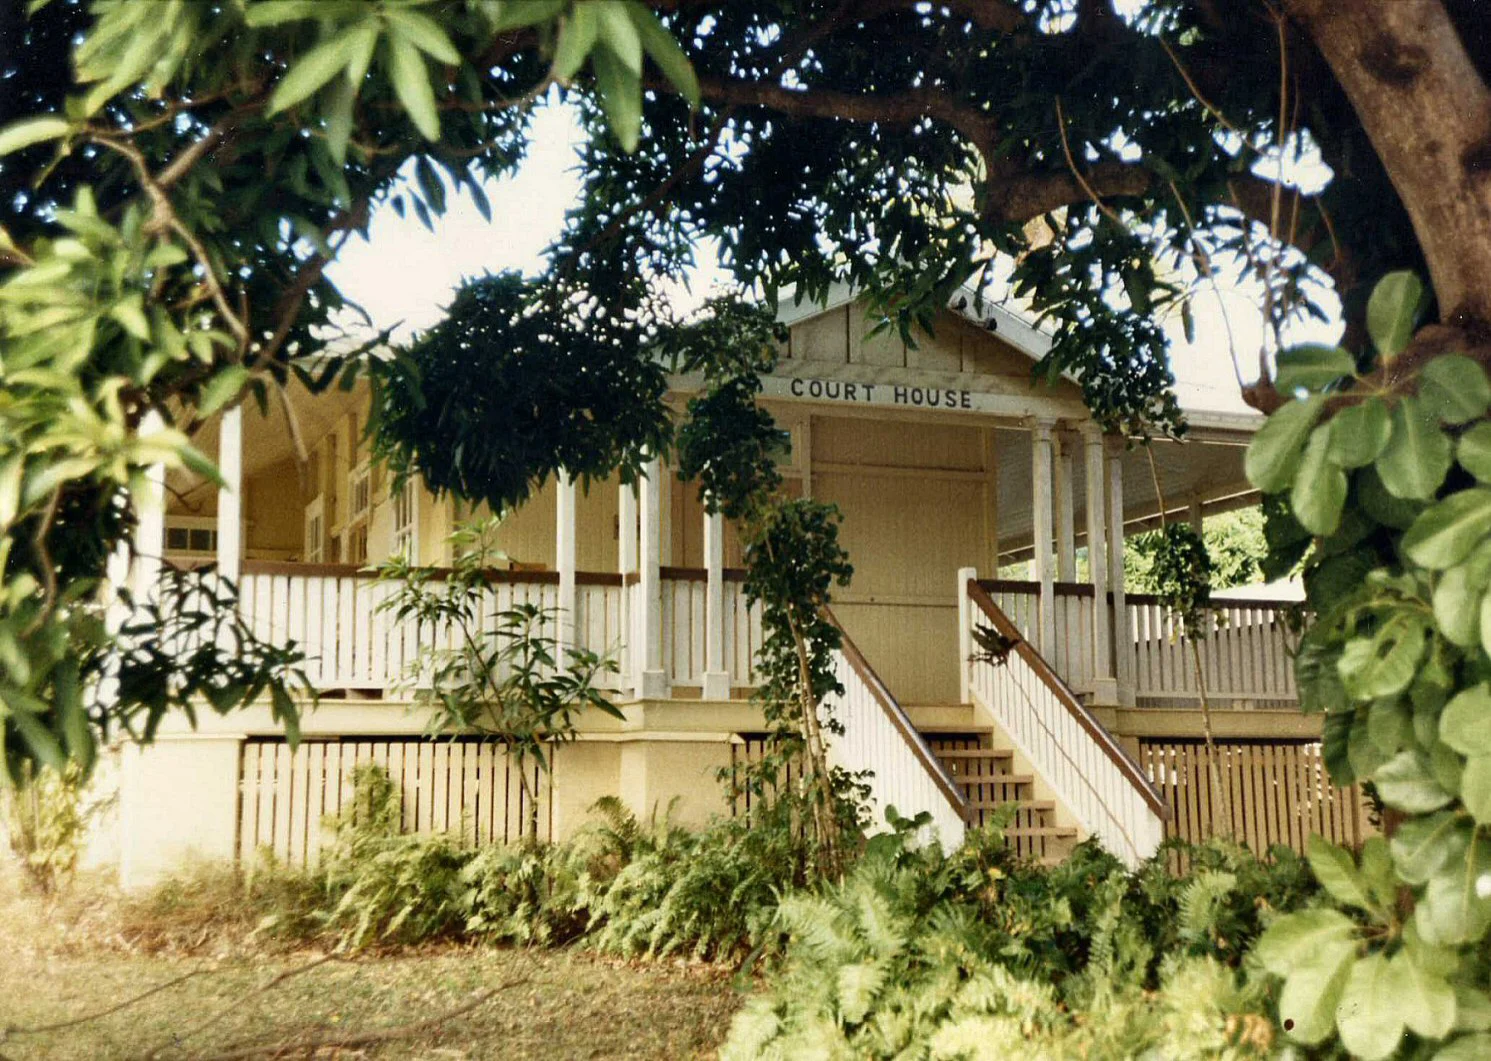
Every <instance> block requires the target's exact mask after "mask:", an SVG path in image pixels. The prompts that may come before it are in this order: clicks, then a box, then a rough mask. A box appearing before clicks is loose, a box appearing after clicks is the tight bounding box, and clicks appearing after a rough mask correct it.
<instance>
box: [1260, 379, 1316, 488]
mask: <svg viewBox="0 0 1491 1061" xmlns="http://www.w3.org/2000/svg"><path fill="white" fill-rule="evenodd" d="M1323 406H1324V399H1322V398H1318V397H1316V398H1307V399H1306V400H1304V401H1297V402H1290V403H1288V404H1287V405H1285V406H1284V407H1283V408H1281V409H1280V410H1279V411H1278V412H1276V413H1274V414H1273V415H1272V416H1270V417H1269V418H1268V422H1267V423H1265V424H1264V425H1263V426H1262V427H1261V428H1259V429H1258V434H1257V435H1255V436H1254V438H1253V443H1252V445H1250V446H1249V447H1248V452H1247V456H1246V457H1245V458H1244V469H1245V471H1246V472H1247V476H1248V479H1249V481H1250V482H1252V484H1253V485H1254V486H1256V487H1257V488H1258V489H1260V490H1262V491H1263V492H1264V493H1267V494H1276V493H1279V492H1280V491H1282V490H1285V489H1288V488H1289V486H1290V485H1291V484H1292V483H1293V481H1294V477H1295V474H1296V472H1297V470H1298V461H1299V457H1300V454H1301V453H1302V452H1303V451H1304V448H1305V443H1306V441H1307V440H1308V439H1309V437H1310V432H1311V430H1312V429H1313V428H1314V427H1315V422H1316V421H1317V420H1318V419H1319V418H1320V414H1321V412H1322V409H1323Z"/></svg>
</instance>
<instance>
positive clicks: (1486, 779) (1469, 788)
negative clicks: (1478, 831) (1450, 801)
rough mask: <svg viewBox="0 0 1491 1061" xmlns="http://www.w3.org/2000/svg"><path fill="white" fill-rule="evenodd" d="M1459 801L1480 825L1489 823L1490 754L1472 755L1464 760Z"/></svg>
mask: <svg viewBox="0 0 1491 1061" xmlns="http://www.w3.org/2000/svg"><path fill="white" fill-rule="evenodd" d="M1460 802H1461V803H1463V804H1465V809H1466V810H1468V811H1470V814H1471V817H1473V818H1474V819H1475V820H1476V821H1477V822H1479V823H1480V824H1481V825H1487V824H1491V755H1472V756H1471V757H1470V758H1469V759H1466V760H1465V772H1464V773H1463V774H1461V775H1460Z"/></svg>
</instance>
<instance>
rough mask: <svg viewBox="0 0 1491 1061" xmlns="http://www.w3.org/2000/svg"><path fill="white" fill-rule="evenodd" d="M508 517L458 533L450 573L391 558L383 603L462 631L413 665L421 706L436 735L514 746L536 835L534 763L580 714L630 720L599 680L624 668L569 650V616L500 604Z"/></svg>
mask: <svg viewBox="0 0 1491 1061" xmlns="http://www.w3.org/2000/svg"><path fill="white" fill-rule="evenodd" d="M500 522H501V521H500V519H498V518H496V517H493V518H490V519H487V520H481V521H476V522H474V523H469V524H466V525H465V526H462V527H458V528H457V529H456V530H455V531H454V532H452V534H451V535H450V538H449V541H450V545H451V552H452V556H453V559H452V564H451V567H450V568H449V569H447V570H441V571H434V570H431V569H429V568H422V567H418V566H416V565H415V564H414V563H413V562H412V561H411V560H410V558H409V557H407V556H395V557H394V558H393V559H392V560H389V561H387V562H385V563H384V564H383V565H382V566H381V567H380V568H379V578H380V579H383V580H385V581H388V582H391V583H393V584H394V585H395V587H396V589H395V592H394V594H393V596H391V597H389V598H387V599H386V600H385V601H383V602H382V603H381V604H380V605H379V607H380V608H381V609H382V610H384V611H387V612H389V613H390V614H391V615H392V617H393V619H394V621H396V622H399V623H405V622H413V623H414V624H415V625H416V629H421V630H451V631H453V632H454V634H453V636H452V638H451V641H452V642H453V647H447V648H440V647H437V646H436V645H435V644H434V643H433V642H431V643H426V644H425V645H424V647H423V648H422V650H421V651H420V652H419V653H418V654H417V655H416V656H415V658H414V660H413V661H412V663H411V664H410V672H409V674H408V675H407V680H408V681H409V683H410V684H411V685H412V686H413V688H414V703H415V706H416V707H417V708H420V709H423V710H427V711H429V712H430V721H429V730H430V732H431V733H432V734H436V733H445V734H451V735H458V734H466V733H476V734H480V735H481V736H482V737H485V738H486V739H488V740H491V741H495V742H498V743H500V744H502V745H504V746H505V747H506V748H507V749H508V750H509V752H511V753H512V755H513V756H514V758H515V759H516V762H517V773H518V779H519V782H520V784H521V785H522V788H523V792H524V794H525V796H526V803H527V807H528V812H529V815H530V819H529V821H528V822H527V823H525V828H527V829H529V831H530V832H532V831H536V829H537V817H536V816H537V814H538V799H537V795H538V794H537V792H536V791H534V790H533V785H532V782H531V778H530V771H529V769H528V766H529V764H533V765H534V766H536V767H538V768H539V769H542V770H547V769H549V767H550V765H551V764H552V758H551V756H552V754H553V752H552V748H553V747H554V746H555V745H556V744H560V743H563V742H564V741H567V740H573V739H574V736H575V715H576V714H578V713H579V712H580V711H583V710H586V709H590V710H595V711H601V712H603V713H605V714H608V715H611V716H612V717H614V718H621V717H622V715H621V710H620V709H619V708H617V707H616V706H615V705H614V704H612V703H611V701H610V699H608V698H607V696H606V694H605V693H604V692H602V690H601V689H600V688H599V686H598V685H597V684H596V683H597V681H598V680H599V679H600V678H601V677H602V676H603V675H605V674H615V673H616V672H617V666H616V661H615V660H614V659H611V658H610V657H602V656H599V655H597V654H596V653H594V652H592V651H590V650H588V649H583V648H577V647H574V646H569V647H565V648H564V649H563V651H561V650H560V648H559V642H558V639H557V637H556V628H557V625H558V624H559V623H560V622H563V621H566V618H565V617H564V616H561V615H559V614H557V612H556V611H555V610H553V609H545V608H541V607H539V606H538V605H536V604H532V603H529V602H520V603H518V604H515V605H513V606H512V607H511V608H508V609H506V610H504V611H497V612H495V613H494V612H493V611H492V608H491V604H492V593H491V577H492V573H493V569H494V565H495V563H496V561H497V559H498V554H497V553H496V552H495V550H494V549H493V547H492V544H491V543H492V540H493V532H494V531H495V530H496V528H497V526H498V525H499V524H500ZM567 621H570V622H573V621H574V617H573V616H571V617H569V618H568V620H567Z"/></svg>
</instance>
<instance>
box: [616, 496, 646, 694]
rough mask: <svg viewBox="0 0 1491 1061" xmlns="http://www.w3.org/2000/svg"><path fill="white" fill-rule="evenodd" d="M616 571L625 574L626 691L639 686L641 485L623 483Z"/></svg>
mask: <svg viewBox="0 0 1491 1061" xmlns="http://www.w3.org/2000/svg"><path fill="white" fill-rule="evenodd" d="M616 570H617V571H618V572H620V574H621V614H622V615H623V616H624V619H623V629H624V630H625V639H626V643H625V644H624V645H623V646H622V664H621V666H622V673H621V683H622V687H623V688H625V689H634V688H635V687H636V685H637V673H638V671H639V670H641V667H640V665H639V663H638V659H639V657H638V654H637V642H636V641H635V640H634V635H635V632H636V631H635V630H634V629H633V628H634V627H635V626H636V602H637V597H638V594H637V587H636V586H635V585H633V581H634V579H635V578H636V574H637V484H636V483H622V484H621V487H620V495H619V496H618V497H617V500H616Z"/></svg>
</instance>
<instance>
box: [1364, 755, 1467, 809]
mask: <svg viewBox="0 0 1491 1061" xmlns="http://www.w3.org/2000/svg"><path fill="white" fill-rule="evenodd" d="M1371 780H1372V783H1373V784H1374V785H1376V786H1377V794H1378V795H1379V796H1381V797H1382V801H1383V802H1384V803H1386V804H1387V805H1388V806H1389V807H1393V808H1395V809H1397V810H1401V811H1407V812H1408V813H1409V814H1427V813H1428V812H1429V811H1435V810H1439V809H1440V808H1441V807H1443V806H1444V805H1445V804H1447V803H1450V802H1452V801H1453V800H1454V798H1455V795H1454V793H1452V792H1446V791H1445V790H1444V788H1443V786H1441V785H1440V783H1439V781H1438V780H1436V778H1435V777H1434V771H1433V769H1432V768H1431V767H1430V765H1429V760H1428V758H1427V757H1426V756H1425V755H1424V754H1423V753H1421V752H1417V751H1411V750H1410V751H1401V752H1399V753H1398V754H1397V755H1395V756H1393V757H1392V758H1391V759H1389V760H1388V761H1387V762H1385V763H1383V764H1382V765H1381V766H1380V767H1378V768H1377V771H1376V772H1375V773H1374V774H1373V775H1372V779H1371Z"/></svg>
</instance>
